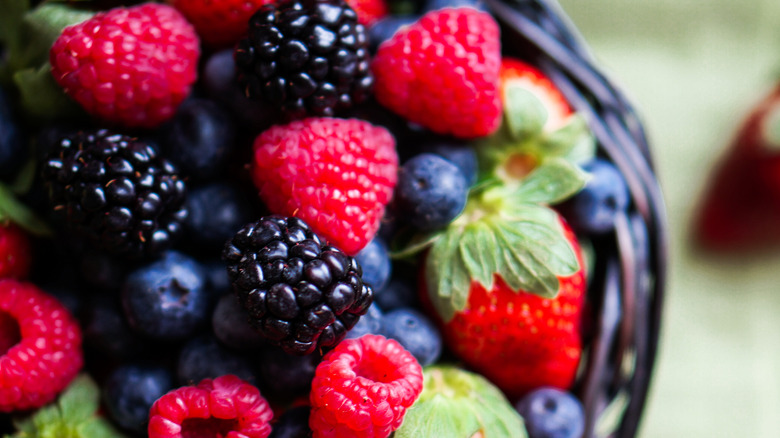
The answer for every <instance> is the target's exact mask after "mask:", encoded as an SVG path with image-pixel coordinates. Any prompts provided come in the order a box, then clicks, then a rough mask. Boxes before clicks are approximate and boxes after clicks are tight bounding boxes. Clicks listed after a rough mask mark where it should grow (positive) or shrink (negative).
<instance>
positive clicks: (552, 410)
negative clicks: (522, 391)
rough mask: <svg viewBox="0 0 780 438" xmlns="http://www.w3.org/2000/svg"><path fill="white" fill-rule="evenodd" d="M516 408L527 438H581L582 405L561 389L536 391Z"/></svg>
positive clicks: (583, 414)
mask: <svg viewBox="0 0 780 438" xmlns="http://www.w3.org/2000/svg"><path fill="white" fill-rule="evenodd" d="M516 408H517V412H519V413H520V415H521V416H522V417H523V420H524V421H525V427H526V429H527V431H528V438H579V437H581V436H582V432H583V431H584V430H585V413H584V411H583V409H582V403H580V401H579V400H577V398H576V397H574V396H573V395H571V394H569V393H568V392H565V391H561V390H559V389H555V388H541V389H537V390H535V391H533V392H531V393H529V394H528V395H526V396H525V397H524V398H523V399H522V400H520V401H519V402H518V403H517V405H516Z"/></svg>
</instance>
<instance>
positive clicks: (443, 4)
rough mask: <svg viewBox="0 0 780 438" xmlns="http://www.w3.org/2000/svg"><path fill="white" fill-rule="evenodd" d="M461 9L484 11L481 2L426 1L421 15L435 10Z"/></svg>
mask: <svg viewBox="0 0 780 438" xmlns="http://www.w3.org/2000/svg"><path fill="white" fill-rule="evenodd" d="M462 7H470V8H475V9H479V10H481V11H484V10H485V5H484V4H483V3H482V1H481V0H428V1H427V2H425V6H424V7H423V13H427V12H430V11H435V10H437V9H444V8H462Z"/></svg>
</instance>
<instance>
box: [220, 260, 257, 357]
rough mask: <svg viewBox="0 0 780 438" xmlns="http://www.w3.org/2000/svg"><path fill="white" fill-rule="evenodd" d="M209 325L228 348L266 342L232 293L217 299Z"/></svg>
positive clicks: (252, 345)
mask: <svg viewBox="0 0 780 438" xmlns="http://www.w3.org/2000/svg"><path fill="white" fill-rule="evenodd" d="M223 269H224V266H223ZM211 327H212V329H213V330H214V335H215V336H216V337H217V339H219V341H220V342H222V343H223V344H225V345H227V346H228V347H230V348H234V349H237V350H251V349H254V348H258V347H262V346H264V345H265V344H266V343H265V337H263V336H262V335H261V334H260V333H259V332H258V331H257V330H255V329H254V328H253V327H252V325H250V323H249V315H248V314H247V313H246V310H245V309H244V307H243V306H241V304H240V303H239V302H238V299H237V298H236V297H235V296H234V295H233V294H227V295H224V296H222V297H221V298H220V299H219V301H218V302H217V307H216V309H214V313H213V314H212V317H211Z"/></svg>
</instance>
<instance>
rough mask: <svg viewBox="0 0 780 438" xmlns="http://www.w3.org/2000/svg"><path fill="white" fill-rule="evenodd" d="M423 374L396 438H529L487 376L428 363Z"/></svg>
mask: <svg viewBox="0 0 780 438" xmlns="http://www.w3.org/2000/svg"><path fill="white" fill-rule="evenodd" d="M423 376H424V379H425V380H424V383H423V392H422V394H421V395H420V398H419V399H418V400H417V402H416V403H415V404H414V405H413V406H412V407H411V409H409V410H408V411H407V413H406V417H405V418H404V423H403V425H402V426H401V427H400V428H399V429H398V430H396V431H395V438H412V437H415V438H416V437H452V438H471V437H474V436H482V437H484V438H527V436H528V435H527V433H526V430H525V426H524V424H523V419H522V417H520V415H519V414H518V413H517V412H516V411H515V410H514V408H512V406H511V405H510V404H509V402H508V401H507V399H506V397H504V395H503V394H502V393H501V391H500V390H499V389H498V388H496V387H495V386H493V384H491V383H490V382H488V381H487V380H486V379H485V378H484V377H482V376H480V375H478V374H474V373H470V372H467V371H463V370H461V369H458V368H455V367H452V366H432V367H427V368H425V369H424V370H423Z"/></svg>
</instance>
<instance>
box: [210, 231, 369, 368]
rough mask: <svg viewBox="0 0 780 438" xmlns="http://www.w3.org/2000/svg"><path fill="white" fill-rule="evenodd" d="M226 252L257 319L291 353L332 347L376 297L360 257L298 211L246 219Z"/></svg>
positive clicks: (251, 313)
mask: <svg viewBox="0 0 780 438" xmlns="http://www.w3.org/2000/svg"><path fill="white" fill-rule="evenodd" d="M223 258H224V259H225V260H226V261H227V265H228V275H229V276H230V281H231V283H232V284H233V290H234V292H235V293H236V294H237V295H238V298H239V301H240V302H241V304H242V305H243V306H244V308H245V309H246V310H247V312H248V313H249V316H250V321H251V322H252V324H253V325H254V326H255V328H257V330H258V331H260V333H262V334H263V335H264V336H265V337H266V338H268V339H269V340H270V341H271V342H272V343H274V344H276V345H279V346H280V347H282V348H283V349H284V350H285V351H286V352H288V353H291V354H299V355H302V354H310V353H312V352H313V351H315V350H316V349H317V348H320V349H325V348H332V347H333V346H335V345H336V344H338V343H339V342H340V341H341V340H342V339H343V338H344V335H345V334H346V332H347V330H349V329H350V328H352V326H354V325H355V323H356V322H357V320H358V319H359V318H360V315H362V314H365V313H366V311H367V310H368V307H369V306H370V305H371V302H372V300H373V291H372V290H371V288H370V287H369V286H368V285H366V284H364V283H363V280H362V279H361V270H360V265H359V264H358V263H357V262H356V261H355V259H353V258H352V257H350V256H348V255H346V254H344V253H343V252H342V251H341V250H339V249H337V248H335V247H333V246H329V245H326V244H324V243H323V242H322V241H321V239H320V238H319V236H317V235H316V234H314V233H313V232H312V230H311V228H309V226H308V225H307V224H306V223H305V222H304V221H302V220H300V219H298V218H287V217H282V216H267V217H263V218H261V219H260V220H258V221H257V222H254V223H251V224H248V225H246V226H245V227H244V228H242V229H241V230H240V231H239V232H238V233H237V234H236V235H235V236H234V237H233V239H232V240H230V241H229V242H228V243H227V244H226V245H225V249H224V251H223Z"/></svg>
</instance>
